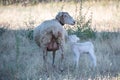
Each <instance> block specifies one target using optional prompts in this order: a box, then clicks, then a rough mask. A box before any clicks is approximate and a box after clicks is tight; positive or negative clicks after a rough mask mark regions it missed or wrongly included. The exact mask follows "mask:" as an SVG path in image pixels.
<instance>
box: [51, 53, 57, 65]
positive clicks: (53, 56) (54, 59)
mask: <svg viewBox="0 0 120 80" xmlns="http://www.w3.org/2000/svg"><path fill="white" fill-rule="evenodd" d="M55 52H56V51H53V62H52V65H53V66H54V61H55Z"/></svg>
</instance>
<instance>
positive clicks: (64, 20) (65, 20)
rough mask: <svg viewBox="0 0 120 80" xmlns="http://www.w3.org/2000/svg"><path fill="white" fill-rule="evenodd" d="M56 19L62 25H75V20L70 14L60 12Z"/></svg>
mask: <svg viewBox="0 0 120 80" xmlns="http://www.w3.org/2000/svg"><path fill="white" fill-rule="evenodd" d="M56 19H57V20H58V21H59V22H60V24H61V25H64V24H69V25H74V24H75V20H74V19H73V18H72V17H71V16H70V15H69V14H68V12H59V13H58V14H57V16H56Z"/></svg>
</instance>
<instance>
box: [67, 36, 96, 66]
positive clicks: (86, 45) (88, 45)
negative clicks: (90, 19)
mask: <svg viewBox="0 0 120 80" xmlns="http://www.w3.org/2000/svg"><path fill="white" fill-rule="evenodd" d="M68 38H69V39H68V40H69V42H68V45H69V46H70V48H71V50H72V52H73V54H74V60H75V65H76V67H78V63H79V57H80V55H81V54H84V53H88V54H89V56H90V59H91V61H92V63H93V66H94V67H96V56H95V54H94V45H93V43H92V42H90V41H87V42H83V43H80V42H78V41H79V40H80V39H79V38H78V37H77V36H76V35H70V36H69V37H68Z"/></svg>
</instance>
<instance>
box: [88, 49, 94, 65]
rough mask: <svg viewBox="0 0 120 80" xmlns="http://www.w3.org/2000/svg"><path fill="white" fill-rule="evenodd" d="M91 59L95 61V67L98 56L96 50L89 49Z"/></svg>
mask: <svg viewBox="0 0 120 80" xmlns="http://www.w3.org/2000/svg"><path fill="white" fill-rule="evenodd" d="M89 55H90V59H91V61H92V62H93V65H94V67H96V56H95V54H94V50H90V51H89Z"/></svg>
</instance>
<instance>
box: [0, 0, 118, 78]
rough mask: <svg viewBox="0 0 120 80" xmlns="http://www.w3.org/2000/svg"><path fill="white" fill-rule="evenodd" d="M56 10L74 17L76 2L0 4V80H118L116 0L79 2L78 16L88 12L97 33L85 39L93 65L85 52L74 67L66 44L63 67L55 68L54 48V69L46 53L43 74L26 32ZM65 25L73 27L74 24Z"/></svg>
mask: <svg viewBox="0 0 120 80" xmlns="http://www.w3.org/2000/svg"><path fill="white" fill-rule="evenodd" d="M59 11H67V12H69V13H70V14H71V16H73V17H74V18H75V19H76V20H77V18H79V17H80V16H79V14H80V3H74V2H69V3H68V2H61V3H40V4H38V5H33V6H31V5H29V4H28V6H27V7H24V6H21V5H17V6H16V5H10V6H0V80H120V33H119V30H120V2H114V1H110V2H107V1H101V2H87V1H86V2H83V6H82V16H84V15H85V16H86V17H85V19H86V20H87V19H89V17H90V16H92V26H91V28H92V29H95V31H96V35H97V36H96V38H95V39H87V40H91V41H92V42H93V44H94V46H95V55H96V57H97V67H96V68H95V69H92V68H91V67H90V61H89V58H88V55H87V54H85V55H81V57H80V63H79V64H80V65H79V68H78V69H77V70H75V69H74V66H73V61H72V58H73V54H72V53H71V52H70V50H69V49H67V48H66V51H65V59H64V63H63V64H64V66H63V68H64V71H63V72H60V71H59V69H58V66H59V61H60V54H59V52H57V54H56V60H55V65H56V69H54V68H53V67H52V65H51V63H52V55H51V54H48V66H49V70H48V73H47V74H46V72H45V68H44V67H43V58H42V52H41V50H40V49H39V47H38V46H37V45H36V44H35V42H34V41H33V40H30V38H29V37H28V35H29V33H28V32H29V29H33V28H34V27H36V26H38V25H39V24H40V23H41V22H42V21H44V20H47V19H52V18H54V17H55V15H56V14H57V13H58V12H59ZM65 26H66V27H72V28H73V27H76V26H77V24H76V25H75V26H68V25H65ZM103 32H104V34H105V35H104V36H103V35H102V33H103ZM108 32H109V33H108ZM87 40H84V39H83V40H82V41H83V42H84V41H87Z"/></svg>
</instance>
